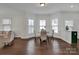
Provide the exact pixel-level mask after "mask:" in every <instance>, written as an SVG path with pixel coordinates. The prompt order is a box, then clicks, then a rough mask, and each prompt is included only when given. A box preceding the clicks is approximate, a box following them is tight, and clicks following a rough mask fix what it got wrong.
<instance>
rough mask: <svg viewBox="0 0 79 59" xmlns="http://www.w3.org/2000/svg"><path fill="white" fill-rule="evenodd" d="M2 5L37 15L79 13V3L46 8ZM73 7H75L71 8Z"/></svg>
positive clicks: (49, 5) (14, 4)
mask: <svg viewBox="0 0 79 59" xmlns="http://www.w3.org/2000/svg"><path fill="white" fill-rule="evenodd" d="M0 5H4V6H7V7H9V8H13V9H17V10H19V11H22V12H26V13H27V12H30V13H35V14H51V13H55V12H59V11H79V7H78V6H79V4H78V3H75V4H74V3H47V4H46V5H45V7H41V6H40V3H4V4H0ZM71 5H73V6H74V7H73V8H71V7H70V6H71Z"/></svg>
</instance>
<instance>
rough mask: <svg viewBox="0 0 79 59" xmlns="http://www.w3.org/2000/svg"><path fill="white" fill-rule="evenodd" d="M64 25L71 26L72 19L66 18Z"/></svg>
mask: <svg viewBox="0 0 79 59" xmlns="http://www.w3.org/2000/svg"><path fill="white" fill-rule="evenodd" d="M65 26H73V21H72V20H66V21H65Z"/></svg>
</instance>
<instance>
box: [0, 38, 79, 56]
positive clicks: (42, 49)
mask: <svg viewBox="0 0 79 59" xmlns="http://www.w3.org/2000/svg"><path fill="white" fill-rule="evenodd" d="M0 55H79V41H78V44H77V47H72V46H71V45H69V44H68V43H66V42H64V41H63V40H60V39H56V38H55V39H51V41H50V42H49V43H48V44H47V45H46V44H45V43H43V44H41V45H40V43H39V40H37V41H35V40H34V39H30V40H22V39H15V40H14V44H13V45H12V46H10V47H4V48H2V49H0Z"/></svg>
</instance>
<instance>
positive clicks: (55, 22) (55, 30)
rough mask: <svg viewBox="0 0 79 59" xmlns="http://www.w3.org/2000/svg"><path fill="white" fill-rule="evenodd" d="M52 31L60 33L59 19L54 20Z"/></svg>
mask: <svg viewBox="0 0 79 59" xmlns="http://www.w3.org/2000/svg"><path fill="white" fill-rule="evenodd" d="M52 30H54V32H55V33H58V19H53V20H52Z"/></svg>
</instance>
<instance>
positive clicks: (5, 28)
mask: <svg viewBox="0 0 79 59" xmlns="http://www.w3.org/2000/svg"><path fill="white" fill-rule="evenodd" d="M2 24H3V31H11V19H3V20H2Z"/></svg>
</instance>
